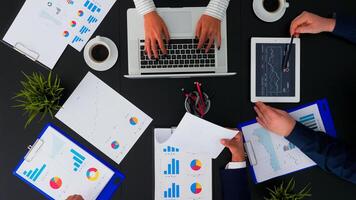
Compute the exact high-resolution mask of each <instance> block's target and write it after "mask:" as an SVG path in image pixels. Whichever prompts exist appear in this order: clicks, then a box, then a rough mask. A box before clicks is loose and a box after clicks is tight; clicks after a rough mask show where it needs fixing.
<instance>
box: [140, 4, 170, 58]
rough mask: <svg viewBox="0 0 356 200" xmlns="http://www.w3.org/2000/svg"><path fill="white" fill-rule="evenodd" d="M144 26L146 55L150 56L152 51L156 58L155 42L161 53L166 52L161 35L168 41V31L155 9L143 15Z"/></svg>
mask: <svg viewBox="0 0 356 200" xmlns="http://www.w3.org/2000/svg"><path fill="white" fill-rule="evenodd" d="M144 26H145V49H146V53H147V55H148V57H149V58H150V59H151V58H152V52H153V55H154V57H155V58H156V59H158V49H157V43H158V46H159V48H160V49H161V51H162V52H163V54H167V50H166V48H165V47H164V43H163V39H162V38H163V37H164V39H165V41H166V42H167V43H168V41H169V32H168V29H167V26H166V24H165V23H164V21H163V19H162V18H161V17H160V16H159V15H158V14H157V12H156V11H152V12H150V13H147V14H145V15H144Z"/></svg>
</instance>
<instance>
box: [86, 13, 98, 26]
mask: <svg viewBox="0 0 356 200" xmlns="http://www.w3.org/2000/svg"><path fill="white" fill-rule="evenodd" d="M87 21H88V23H89V24H93V23H96V22H97V21H98V19H97V18H96V17H94V16H93V15H90V16H89V17H88V19H87Z"/></svg>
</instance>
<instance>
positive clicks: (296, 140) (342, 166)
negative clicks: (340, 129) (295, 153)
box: [287, 123, 356, 184]
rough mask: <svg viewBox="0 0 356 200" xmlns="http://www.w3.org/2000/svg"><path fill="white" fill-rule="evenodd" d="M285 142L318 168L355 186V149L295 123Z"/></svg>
mask: <svg viewBox="0 0 356 200" xmlns="http://www.w3.org/2000/svg"><path fill="white" fill-rule="evenodd" d="M287 140H289V141H290V142H292V143H293V144H294V145H296V146H297V147H298V148H299V149H300V150H301V151H302V152H303V153H305V154H306V155H307V156H308V157H309V158H311V159H312V160H313V161H314V162H315V163H316V164H317V165H318V166H319V167H321V168H322V169H324V170H325V171H327V172H330V173H333V174H335V175H336V176H338V177H340V178H342V179H345V180H347V181H350V182H352V183H355V184H356V148H355V147H351V146H348V145H346V144H344V143H343V142H341V141H339V140H337V139H335V138H332V137H330V136H328V135H327V134H325V133H322V132H315V131H313V130H311V129H309V128H307V127H305V126H304V125H302V124H300V123H297V124H296V126H295V127H294V129H293V131H292V133H291V134H290V135H289V136H288V137H287Z"/></svg>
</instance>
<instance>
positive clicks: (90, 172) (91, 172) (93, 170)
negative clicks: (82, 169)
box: [87, 168, 99, 181]
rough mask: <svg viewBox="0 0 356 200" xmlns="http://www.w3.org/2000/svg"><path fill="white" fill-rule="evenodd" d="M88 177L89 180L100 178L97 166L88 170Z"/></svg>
mask: <svg viewBox="0 0 356 200" xmlns="http://www.w3.org/2000/svg"><path fill="white" fill-rule="evenodd" d="M87 178H88V180H89V181H96V180H98V178H99V171H98V170H97V169H96V168H90V169H88V170H87Z"/></svg>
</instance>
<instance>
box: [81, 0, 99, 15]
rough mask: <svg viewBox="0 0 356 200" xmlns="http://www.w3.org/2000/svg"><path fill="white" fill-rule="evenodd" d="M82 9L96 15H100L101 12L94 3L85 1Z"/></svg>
mask: <svg viewBox="0 0 356 200" xmlns="http://www.w3.org/2000/svg"><path fill="white" fill-rule="evenodd" d="M84 7H86V8H87V9H88V10H90V11H91V12H97V13H100V11H101V8H100V7H99V6H98V5H96V4H95V3H93V2H91V1H89V0H87V1H86V2H85V3H84Z"/></svg>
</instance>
